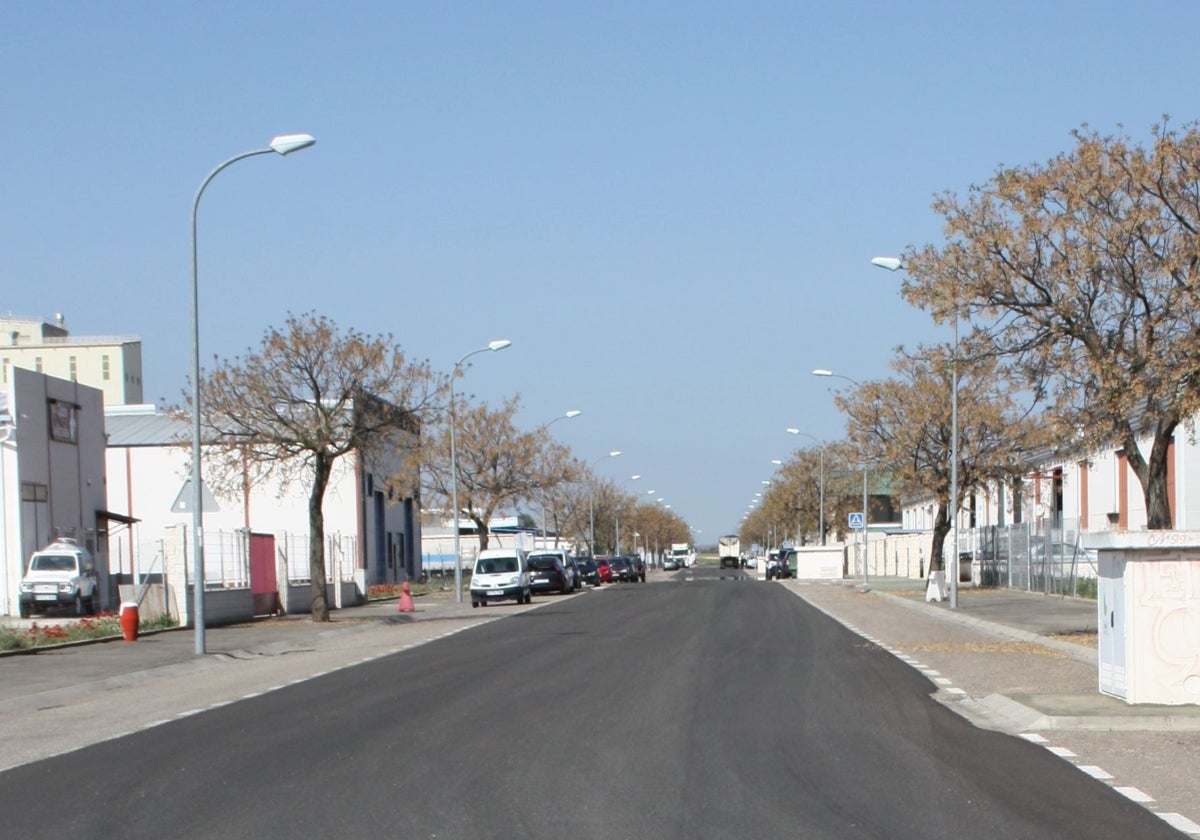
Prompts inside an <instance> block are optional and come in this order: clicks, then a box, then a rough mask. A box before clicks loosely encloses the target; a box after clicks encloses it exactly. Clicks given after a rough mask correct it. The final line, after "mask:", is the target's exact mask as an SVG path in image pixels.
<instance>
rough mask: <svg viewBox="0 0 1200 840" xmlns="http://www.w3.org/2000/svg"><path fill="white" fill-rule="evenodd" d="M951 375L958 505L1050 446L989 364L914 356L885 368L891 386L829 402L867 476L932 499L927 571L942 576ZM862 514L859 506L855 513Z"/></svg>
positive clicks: (933, 353) (936, 354)
mask: <svg viewBox="0 0 1200 840" xmlns="http://www.w3.org/2000/svg"><path fill="white" fill-rule="evenodd" d="M955 365H957V374H958V484H959V494H958V501H959V504H960V506H961V504H962V502H963V499H964V497H965V496H966V494H967V493H968V492H970V491H972V490H975V489H978V488H982V487H985V486H987V485H988V484H989V483H993V482H998V483H1002V484H1005V485H1007V484H1009V483H1011V482H1012V481H1013V480H1014V479H1016V478H1019V477H1020V476H1021V475H1022V474H1023V473H1024V472H1025V470H1026V462H1027V460H1028V458H1029V457H1030V455H1031V454H1032V453H1033V452H1039V451H1043V450H1044V449H1045V448H1046V447H1047V446H1048V445H1049V443H1050V440H1049V437H1048V436H1047V434H1046V431H1045V425H1044V424H1040V423H1038V422H1036V420H1035V419H1034V418H1033V417H1032V416H1031V415H1030V411H1029V407H1028V405H1026V404H1023V403H1022V401H1021V399H1020V393H1019V392H1018V388H1017V385H1016V384H1015V383H1014V381H1013V379H1012V378H1011V377H1009V376H1007V375H1006V374H1005V373H1004V371H1003V370H1002V369H1001V367H1000V364H999V362H998V361H997V360H996V359H988V358H984V359H977V360H974V361H970V362H968V361H965V360H962V359H958V360H957V361H956V360H955V359H954V356H953V348H952V347H946V346H937V347H925V348H920V349H919V351H918V354H917V355H914V356H904V355H902V356H900V357H898V358H897V359H896V360H895V361H893V363H892V368H893V370H895V372H896V374H897V376H896V377H895V378H893V379H888V380H881V381H876V382H864V383H860V384H858V385H857V386H856V387H854V388H853V389H852V390H850V391H847V392H845V393H839V394H838V395H836V396H835V397H834V400H835V402H836V404H837V406H838V407H839V408H840V409H841V410H842V411H843V412H844V413H845V414H846V416H847V418H848V421H847V426H846V433H847V441H846V442H847V444H848V445H849V446H851V447H852V448H853V449H855V450H857V451H858V452H860V453H862V457H865V459H866V460H867V462H868V463H870V464H872V471H873V472H876V473H883V474H886V475H887V476H888V479H889V482H890V483H891V484H892V485H893V486H894V487H895V488H896V489H898V490H900V491H901V492H903V493H904V494H906V495H909V496H918V497H928V498H932V499H934V501H935V504H936V505H937V512H936V514H935V516H934V526H933V544H932V546H931V547H930V555H929V556H930V563H929V569H930V571H939V570H942V569H944V568H945V565H944V561H943V557H942V546H943V544H944V543H945V539H946V535H947V534H948V533H949V532H950V529H951V523H952V521H953V515H954V512H953V511H951V510H950V495H951V493H950V490H951V464H952V462H953V458H952V452H953V450H954V446H953V433H954V423H953V418H952V407H951V388H952V382H953V379H954V367H955ZM859 507H861V505H859Z"/></svg>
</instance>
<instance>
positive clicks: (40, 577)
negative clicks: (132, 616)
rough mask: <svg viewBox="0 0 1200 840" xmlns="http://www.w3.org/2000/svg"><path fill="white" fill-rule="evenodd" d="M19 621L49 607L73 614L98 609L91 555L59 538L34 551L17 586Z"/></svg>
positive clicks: (96, 588)
mask: <svg viewBox="0 0 1200 840" xmlns="http://www.w3.org/2000/svg"><path fill="white" fill-rule="evenodd" d="M19 593H20V594H19V601H20V614H21V618H29V617H30V616H32V615H33V614H34V613H37V612H42V611H44V610H46V609H48V608H51V607H55V608H57V607H66V608H68V609H69V610H70V611H71V612H72V613H73V614H75V615H83V614H84V611H85V610H86V611H87V612H90V613H95V612H98V611H99V608H100V583H99V581H98V580H97V578H96V568H95V566H94V565H93V563H92V555H91V553H90V552H89V551H88V550H87V549H86V548H84V547H83V546H81V545H79V544H78V543H77V542H75V540H70V539H65V538H64V539H58V540H55V541H54V542H52V543H50V545H48V546H46V547H45V548H43V549H41V550H40V551H35V552H33V554H32V555H30V557H29V567H28V570H27V571H26V572H25V576H24V577H23V578H21V585H20V587H19Z"/></svg>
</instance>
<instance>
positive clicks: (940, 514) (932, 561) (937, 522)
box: [929, 501, 950, 572]
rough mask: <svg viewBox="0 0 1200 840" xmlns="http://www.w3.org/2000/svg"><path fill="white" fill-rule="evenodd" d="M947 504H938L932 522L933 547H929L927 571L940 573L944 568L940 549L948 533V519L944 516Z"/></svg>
mask: <svg viewBox="0 0 1200 840" xmlns="http://www.w3.org/2000/svg"><path fill="white" fill-rule="evenodd" d="M949 507H950V503H949V502H941V501H939V502H938V509H937V516H936V517H934V520H933V545H932V546H930V547H929V571H930V572H940V571H943V570H944V569H945V568H946V563H945V560H944V558H943V552H942V547H943V546H944V545H945V544H946V535H947V534H949V533H950V517H949V516H947V515H946V513H947V508H949Z"/></svg>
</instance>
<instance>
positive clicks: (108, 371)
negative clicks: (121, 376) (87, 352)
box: [100, 353, 112, 382]
mask: <svg viewBox="0 0 1200 840" xmlns="http://www.w3.org/2000/svg"><path fill="white" fill-rule="evenodd" d="M111 375H112V368H111V367H110V366H109V363H108V354H107V353H106V354H104V355H103V356H101V357H100V378H101V379H103V380H104V381H105V382H107V381H108V379H109V377H110V376H111Z"/></svg>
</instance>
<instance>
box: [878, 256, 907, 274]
mask: <svg viewBox="0 0 1200 840" xmlns="http://www.w3.org/2000/svg"><path fill="white" fill-rule="evenodd" d="M871 265H877V266H879V267H880V268H886V269H887V270H888V271H897V270H899V269H901V268H904V263H902V262H900V260H899V259H898V258H896V257H875V259H873V260H871Z"/></svg>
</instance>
